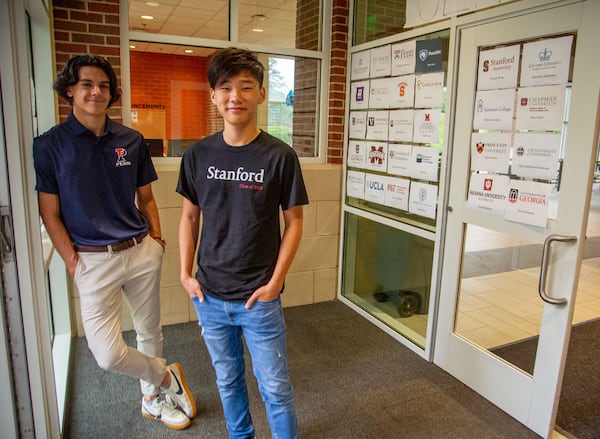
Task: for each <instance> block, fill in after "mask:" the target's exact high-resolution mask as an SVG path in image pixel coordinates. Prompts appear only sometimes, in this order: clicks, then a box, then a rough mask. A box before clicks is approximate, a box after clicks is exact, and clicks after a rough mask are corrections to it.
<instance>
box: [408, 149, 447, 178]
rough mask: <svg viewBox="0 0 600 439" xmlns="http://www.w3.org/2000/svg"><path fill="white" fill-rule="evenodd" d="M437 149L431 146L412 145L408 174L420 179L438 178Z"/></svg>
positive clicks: (438, 154)
mask: <svg viewBox="0 0 600 439" xmlns="http://www.w3.org/2000/svg"><path fill="white" fill-rule="evenodd" d="M439 159H440V151H439V149H437V148H435V147H432V146H413V148H412V154H411V164H412V166H411V170H410V176H411V177H412V178H418V179H420V180H429V181H437V180H438V162H439Z"/></svg>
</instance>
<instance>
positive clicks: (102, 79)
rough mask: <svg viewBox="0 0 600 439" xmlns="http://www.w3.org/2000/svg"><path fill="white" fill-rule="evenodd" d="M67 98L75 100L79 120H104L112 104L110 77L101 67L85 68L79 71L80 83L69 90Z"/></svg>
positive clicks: (76, 115) (75, 110) (74, 110)
mask: <svg viewBox="0 0 600 439" xmlns="http://www.w3.org/2000/svg"><path fill="white" fill-rule="evenodd" d="M67 96H69V97H71V98H72V99H73V114H74V115H75V117H76V118H77V119H79V120H81V119H89V118H100V117H101V118H102V119H104V117H105V115H106V109H107V108H108V105H109V103H110V81H109V79H108V76H107V75H106V73H105V72H104V70H102V69H101V68H99V67H94V66H83V67H81V68H80V69H79V81H77V83H76V84H75V85H71V86H69V87H68V88H67Z"/></svg>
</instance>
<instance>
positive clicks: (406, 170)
mask: <svg viewBox="0 0 600 439" xmlns="http://www.w3.org/2000/svg"><path fill="white" fill-rule="evenodd" d="M411 159H412V146H411V145H400V144H396V143H390V144H389V145H388V167H387V173H388V174H394V175H404V176H405V177H410V173H411V169H412V161H411Z"/></svg>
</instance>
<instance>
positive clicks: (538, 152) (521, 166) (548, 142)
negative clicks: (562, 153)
mask: <svg viewBox="0 0 600 439" xmlns="http://www.w3.org/2000/svg"><path fill="white" fill-rule="evenodd" d="M559 149H560V134H554V133H517V134H515V144H514V148H513V159H512V169H511V172H512V174H513V175H518V176H520V177H529V178H538V179H541V180H553V179H555V178H557V176H558V152H559Z"/></svg>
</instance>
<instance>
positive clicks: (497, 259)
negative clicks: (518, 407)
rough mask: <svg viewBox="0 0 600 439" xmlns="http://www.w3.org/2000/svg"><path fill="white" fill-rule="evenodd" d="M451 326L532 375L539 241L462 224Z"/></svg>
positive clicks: (537, 314)
mask: <svg viewBox="0 0 600 439" xmlns="http://www.w3.org/2000/svg"><path fill="white" fill-rule="evenodd" d="M464 242H465V244H464V249H463V258H462V272H461V281H460V289H459V296H458V309H457V313H456V321H455V328H454V331H455V333H456V334H458V335H460V336H462V337H464V338H466V339H467V340H469V341H471V342H473V343H475V344H476V345H478V346H481V347H482V348H484V349H488V350H489V351H490V352H492V353H494V354H496V355H498V356H499V357H501V358H504V359H505V360H507V361H509V362H511V363H512V364H514V365H515V366H517V367H519V368H520V369H522V370H524V371H526V372H528V373H530V374H533V366H534V364H535V351H536V349H537V336H538V335H539V332H540V324H541V319H542V312H543V303H544V302H542V300H540V298H539V295H538V282H539V274H540V267H539V264H540V261H541V260H542V245H541V244H533V243H531V242H528V241H525V240H522V239H517V238H514V237H512V236H509V235H505V234H503V233H499V232H495V231H493V230H490V229H487V228H484V227H479V226H475V225H472V224H468V225H466V231H465V241H464Z"/></svg>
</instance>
